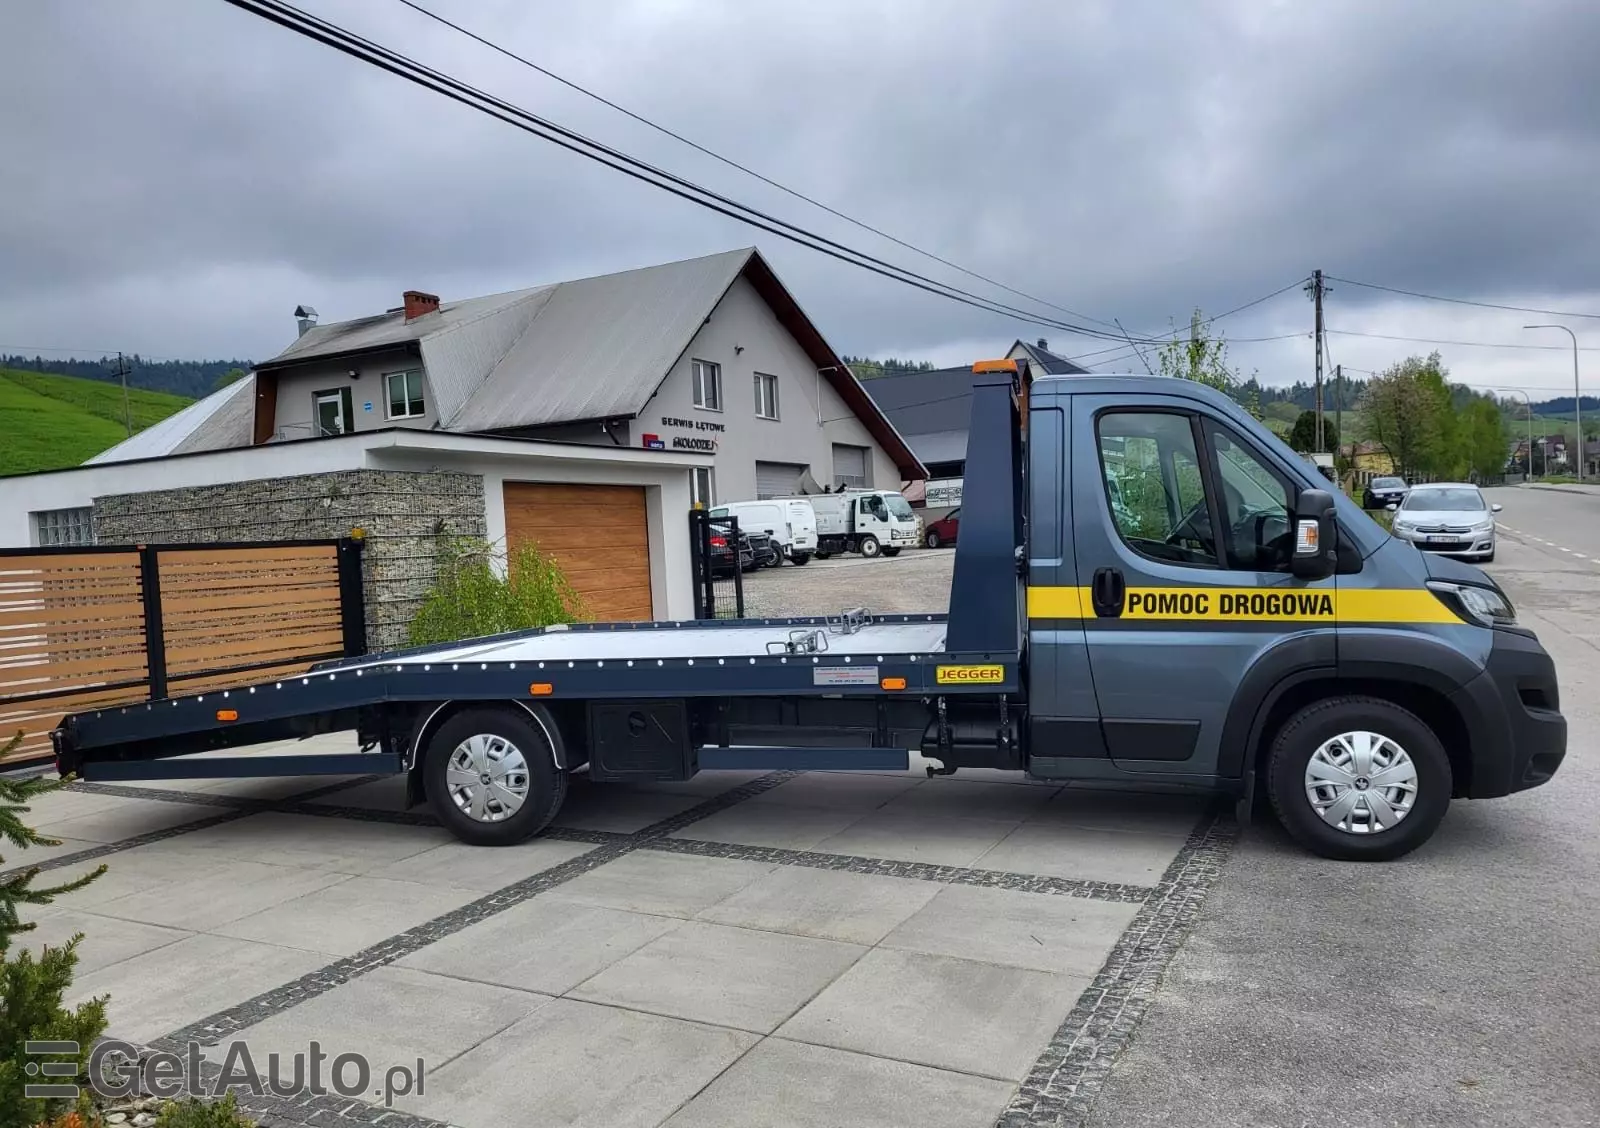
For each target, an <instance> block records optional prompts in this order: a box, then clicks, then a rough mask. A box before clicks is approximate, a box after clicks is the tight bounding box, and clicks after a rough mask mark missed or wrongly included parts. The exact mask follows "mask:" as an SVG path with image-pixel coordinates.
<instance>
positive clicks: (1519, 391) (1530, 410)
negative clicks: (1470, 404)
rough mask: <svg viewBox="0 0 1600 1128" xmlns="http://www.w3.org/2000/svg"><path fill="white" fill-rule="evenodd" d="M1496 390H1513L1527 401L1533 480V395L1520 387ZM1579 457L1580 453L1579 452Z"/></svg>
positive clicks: (1529, 472)
mask: <svg viewBox="0 0 1600 1128" xmlns="http://www.w3.org/2000/svg"><path fill="white" fill-rule="evenodd" d="M1495 391H1497V392H1515V393H1517V394H1518V395H1520V396H1521V397H1522V398H1523V399H1525V400H1527V401H1528V481H1530V482H1531V481H1533V397H1532V396H1530V395H1529V394H1528V393H1527V392H1525V391H1523V390H1522V389H1521V388H1496V389H1495ZM1579 450H1580V452H1581V451H1582V438H1581V436H1580V438H1579ZM1580 457H1581V454H1580Z"/></svg>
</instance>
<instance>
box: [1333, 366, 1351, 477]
mask: <svg viewBox="0 0 1600 1128" xmlns="http://www.w3.org/2000/svg"><path fill="white" fill-rule="evenodd" d="M1343 446H1344V365H1342V364H1335V365H1334V366H1333V476H1334V477H1335V478H1337V477H1338V476H1339V451H1340V448H1342V447H1343ZM1351 453H1354V451H1352V452H1351Z"/></svg>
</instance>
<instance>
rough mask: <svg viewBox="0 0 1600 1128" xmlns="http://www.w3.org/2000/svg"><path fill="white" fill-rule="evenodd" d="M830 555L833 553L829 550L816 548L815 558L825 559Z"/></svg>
mask: <svg viewBox="0 0 1600 1128" xmlns="http://www.w3.org/2000/svg"><path fill="white" fill-rule="evenodd" d="M832 555H833V553H831V552H823V551H822V550H821V549H820V548H819V549H818V550H817V559H818V560H826V559H827V558H828V557H830V556H832Z"/></svg>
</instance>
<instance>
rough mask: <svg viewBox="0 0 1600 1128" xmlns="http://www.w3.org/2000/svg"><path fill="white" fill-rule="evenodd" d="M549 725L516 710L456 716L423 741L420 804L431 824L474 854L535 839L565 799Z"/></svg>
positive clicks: (563, 777)
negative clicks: (435, 821) (429, 811)
mask: <svg viewBox="0 0 1600 1128" xmlns="http://www.w3.org/2000/svg"><path fill="white" fill-rule="evenodd" d="M560 739H561V738H560V737H559V736H558V735H557V732H556V728H555V725H554V724H553V723H551V722H550V721H549V720H548V719H547V718H544V717H541V716H539V715H537V714H530V713H529V712H528V711H527V710H525V709H523V708H522V707H521V706H516V705H508V706H503V707H500V708H486V709H468V710H466V711H464V712H461V713H457V714H456V715H455V716H453V717H451V718H450V719H449V720H448V721H446V722H445V723H444V724H442V725H440V726H439V730H438V731H437V732H435V733H434V735H433V738H432V739H431V740H429V741H428V747H427V750H426V752H425V755H426V757H427V759H426V760H425V761H424V762H423V772H424V774H425V776H426V780H427V792H428V799H429V801H430V803H431V804H432V806H433V813H434V814H435V815H437V816H438V818H439V821H440V822H441V823H443V824H444V826H445V829H447V830H449V831H450V833H451V834H454V835H455V836H456V837H457V838H459V839H461V841H463V842H468V843H471V844H472V845H474V846H511V845H515V844H516V843H518V842H522V841H524V840H526V839H528V838H531V837H532V836H533V835H535V834H537V833H539V831H541V830H543V829H544V828H545V827H546V826H548V825H549V824H550V820H551V819H553V818H555V817H556V812H557V811H559V810H560V809H561V801H562V800H563V799H564V798H566V794H567V774H566V772H564V771H562V770H561V769H560V768H558V767H556V763H555V754H556V748H555V742H556V741H559V740H560Z"/></svg>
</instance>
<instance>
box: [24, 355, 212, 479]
mask: <svg viewBox="0 0 1600 1128" xmlns="http://www.w3.org/2000/svg"><path fill="white" fill-rule="evenodd" d="M193 402H194V401H193V400H190V399H185V398H184V397H183V396H174V395H169V394H168V393H166V392H147V391H145V390H143V389H140V388H130V389H129V390H128V405H129V406H130V407H131V408H132V414H133V429H134V430H135V431H142V430H144V429H145V428H146V427H148V426H150V425H151V424H152V423H158V422H160V421H161V420H163V419H165V418H166V417H167V416H169V415H171V414H173V413H174V412H177V411H180V410H182V409H183V408H185V407H187V406H188V405H189V404H191V403H193ZM127 437H128V427H127V423H126V421H125V416H124V408H123V400H122V388H121V386H120V385H117V384H107V383H103V382H102V381H99V380H80V379H77V378H76V377H72V376H53V375H49V374H47V373H43V372H19V371H17V370H16V369H14V368H0V475H5V474H30V473H33V472H34V471H37V470H61V469H65V468H66V467H69V466H77V465H79V464H80V463H82V462H84V461H85V460H86V459H90V458H93V457H94V456H95V455H97V454H99V453H100V452H101V451H103V450H106V449H108V448H110V447H113V446H116V445H117V444H118V443H120V442H121V441H122V440H123V439H125V438H127Z"/></svg>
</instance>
